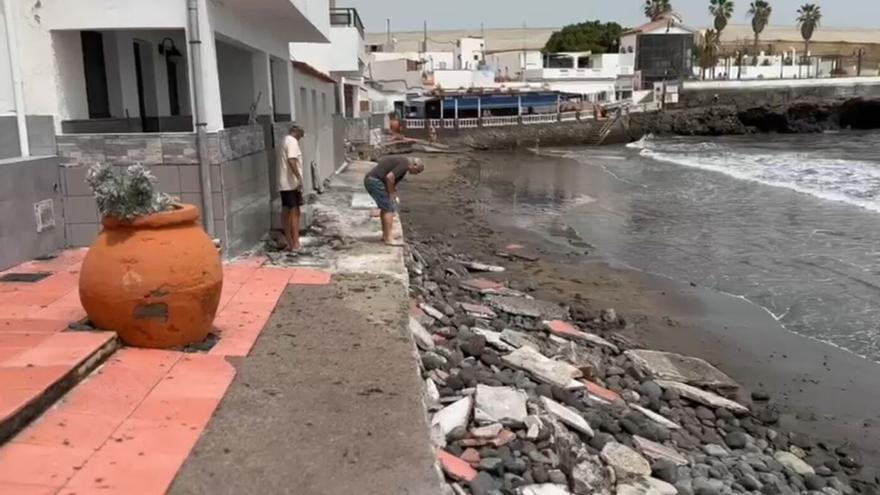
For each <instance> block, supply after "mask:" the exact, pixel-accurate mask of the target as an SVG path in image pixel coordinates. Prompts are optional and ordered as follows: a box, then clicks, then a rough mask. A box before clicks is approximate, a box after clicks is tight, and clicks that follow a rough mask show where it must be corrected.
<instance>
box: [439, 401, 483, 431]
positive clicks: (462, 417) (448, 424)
mask: <svg viewBox="0 0 880 495" xmlns="http://www.w3.org/2000/svg"><path fill="white" fill-rule="evenodd" d="M472 405H473V399H472V398H471V397H464V398H463V399H459V400H458V401H456V402H453V403H452V404H450V405H448V406H446V407H444V408H443V409H441V410H440V411H438V412H437V414H435V415H434V417H433V418H431V426H432V427H433V426H434V425H437V426H439V428H440V431H441V432H442V433H443V435H449V433H450V432H452V430H454V429H456V428H458V427H462V428H467V424H468V419H469V418H470V415H471V406H472Z"/></svg>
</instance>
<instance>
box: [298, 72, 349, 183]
mask: <svg viewBox="0 0 880 495" xmlns="http://www.w3.org/2000/svg"><path fill="white" fill-rule="evenodd" d="M293 86H294V88H295V94H296V103H295V106H296V119H295V120H296V123H297V124H299V125H300V126H302V127H303V129H305V131H306V135H305V137H304V138H303V139H302V141H301V142H300V144H301V146H302V150H303V169H304V172H305V179H306V183H307V184H308V185H311V170H310V165H311V163H312V161H314V162H316V163H317V164H318V166H319V167H320V169H321V176H322V177H329V175H330V174H332V173H333V171H334V170H335V168H336V166H337V165H338V164H335V163H333V113H334V105H335V100H334V98H335V91H336V85H335V84H333V83H330V82H328V81H324V80H322V79H318V78H316V77H314V76H312V75H310V74H306V73H304V72H302V71H300V70H296V69H295V70H294V72H293ZM301 95H304V96H305V98H302V97H301Z"/></svg>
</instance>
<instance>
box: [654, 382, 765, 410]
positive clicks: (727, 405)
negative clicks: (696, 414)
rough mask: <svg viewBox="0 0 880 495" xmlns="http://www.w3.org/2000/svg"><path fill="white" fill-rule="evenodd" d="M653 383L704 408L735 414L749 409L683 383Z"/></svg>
mask: <svg viewBox="0 0 880 495" xmlns="http://www.w3.org/2000/svg"><path fill="white" fill-rule="evenodd" d="M655 381H656V382H657V385H660V387H662V388H663V389H668V390H675V391H676V392H678V393H679V394H680V395H681V396H682V397H684V398H686V399H690V400H692V401H694V402H698V403H700V404H703V405H705V406H710V407H721V408H724V409H727V410H729V411H731V412H734V413H737V414H748V412H749V408H747V407H746V406H744V405H742V404H740V403H738V402H734V401H732V400H730V399H725V398H724V397H721V396H720V395H718V394H714V393H712V392H707V391H705V390H700V389H698V388H697V387H693V386H691V385H688V384H685V383H680V382H673V381H669V380H655Z"/></svg>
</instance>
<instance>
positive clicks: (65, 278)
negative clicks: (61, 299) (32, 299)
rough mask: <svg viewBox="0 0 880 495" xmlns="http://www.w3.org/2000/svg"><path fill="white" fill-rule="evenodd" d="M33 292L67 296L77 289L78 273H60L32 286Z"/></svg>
mask: <svg viewBox="0 0 880 495" xmlns="http://www.w3.org/2000/svg"><path fill="white" fill-rule="evenodd" d="M33 287H34V290H36V291H40V292H54V293H60V294H67V293H68V292H70V291H72V290H74V289H76V288H78V287H79V272H78V271H73V272H71V271H62V272H58V273H55V274H54V275H51V276H49V277H46V278H44V279H43V280H40V281H39V282H37V283H35V284H33Z"/></svg>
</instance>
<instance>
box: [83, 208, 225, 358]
mask: <svg viewBox="0 0 880 495" xmlns="http://www.w3.org/2000/svg"><path fill="white" fill-rule="evenodd" d="M198 218H199V212H198V209H197V208H196V207H195V206H193V205H187V204H184V205H176V208H175V209H173V210H169V211H165V212H160V213H154V214H151V215H147V216H143V217H138V218H135V219H133V220H130V221H127V220H120V219H117V218H113V217H105V218H104V219H103V220H102V223H103V225H104V228H103V230H102V231H101V233H100V234H98V238H97V239H95V242H94V244H92V246H91V248H90V249H89V252H88V254H87V255H86V257H85V260H84V261H83V264H82V270H81V273H80V279H79V294H80V300H81V301H82V305H83V308H85V310H86V313H88V315H89V318H90V319H91V321H92V323H93V324H94V325H95V326H96V327H97V328H100V329H103V330H112V331H115V332H116V333H117V334H119V337H120V338H121V339H122V341H123V342H125V343H126V344H128V345H131V346H136V347H150V348H160V349H168V348H173V347H177V346H182V345H186V344H190V343H194V342H200V341H202V340H204V339H205V338H206V337H207V335H208V332H209V330H210V329H211V323H212V322H213V320H214V316H215V315H216V313H217V307H218V306H219V304H220V292H221V289H222V287H223V266H222V264H221V261H220V254H219V253H218V252H217V249H216V248H215V247H214V244H213V242H211V239H209V238H208V235H207V234H206V233H205V231H204V230H202V227H201V225H200V224H199V223H198Z"/></svg>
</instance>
